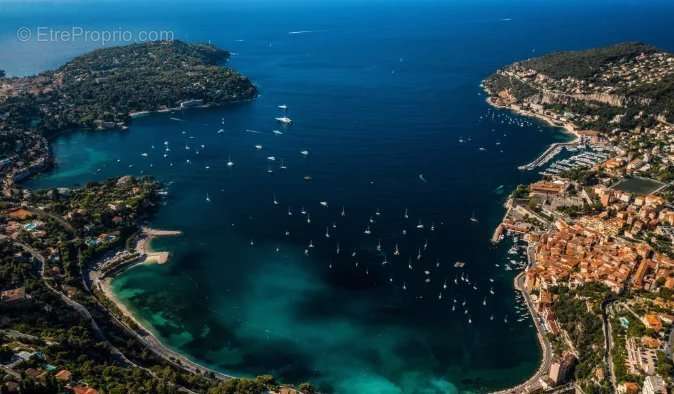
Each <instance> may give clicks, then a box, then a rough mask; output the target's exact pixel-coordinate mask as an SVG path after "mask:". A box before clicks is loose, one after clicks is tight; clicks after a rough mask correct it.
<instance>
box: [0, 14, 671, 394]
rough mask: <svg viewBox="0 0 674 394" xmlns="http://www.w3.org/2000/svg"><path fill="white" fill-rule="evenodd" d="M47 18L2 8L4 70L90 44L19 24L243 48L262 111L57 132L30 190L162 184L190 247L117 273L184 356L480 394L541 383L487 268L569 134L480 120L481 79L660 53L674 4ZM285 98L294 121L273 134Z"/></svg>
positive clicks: (360, 388)
mask: <svg viewBox="0 0 674 394" xmlns="http://www.w3.org/2000/svg"><path fill="white" fill-rule="evenodd" d="M46 4H47V5H44V4H43V5H42V6H36V5H20V4H15V3H11V2H10V3H9V5H3V6H0V7H2V8H0V10H2V11H3V12H2V13H0V15H2V17H0V22H3V23H0V26H2V30H0V43H5V44H7V46H9V47H10V48H15V49H16V51H15V52H14V54H15V56H12V57H10V56H7V54H6V52H2V53H0V64H2V66H0V67H4V68H6V69H7V70H8V71H9V72H10V73H12V74H26V73H31V72H35V71H37V70H40V69H43V68H46V67H53V66H55V65H57V64H58V63H60V62H62V61H63V60H65V59H67V57H68V56H72V54H74V53H79V52H81V51H83V50H85V49H88V48H90V47H92V46H95V45H93V44H92V43H85V42H76V43H68V44H64V43H60V44H50V45H49V44H46V43H34V44H33V45H28V46H21V45H20V44H19V43H16V42H15V41H16V40H15V39H14V41H12V36H11V34H12V31H11V28H12V26H14V25H17V24H19V23H20V24H29V25H37V24H42V23H44V24H50V23H51V24H58V25H59V26H61V25H67V24H72V23H79V24H82V25H85V26H93V27H96V28H106V27H117V26H121V27H123V28H128V29H136V30H137V29H150V28H161V29H173V30H175V32H176V34H177V36H178V37H179V38H183V39H186V40H203V41H206V40H211V41H212V42H214V43H216V44H218V45H219V46H222V47H224V48H227V49H230V50H232V51H234V52H235V53H236V55H235V56H234V57H233V59H232V65H233V66H234V67H235V68H237V69H238V70H240V71H241V72H243V73H245V74H246V75H248V76H250V77H251V79H252V80H253V81H254V82H255V83H256V85H257V86H258V87H259V88H260V92H261V96H260V97H259V98H258V100H256V101H255V102H252V103H244V104H237V105H233V106H230V107H226V108H219V109H210V110H195V111H189V112H184V113H174V114H157V115H152V116H148V117H145V118H140V119H137V120H135V121H134V122H133V124H132V126H131V127H130V129H129V130H128V131H118V132H105V133H101V132H75V133H71V134H68V135H65V136H63V137H60V138H58V139H57V140H56V141H54V143H53V149H54V153H55V156H56V159H57V162H58V167H57V168H56V169H55V170H54V171H53V172H51V173H49V174H46V175H44V176H41V177H39V178H37V179H35V180H33V181H32V182H31V183H30V186H31V187H53V186H63V185H75V184H84V183H86V182H88V181H91V180H97V179H104V178H106V177H109V176H118V175H123V174H133V175H141V174H144V175H145V174H146V175H153V176H155V177H157V178H158V179H159V180H161V181H162V182H164V183H165V184H166V185H167V190H168V191H169V195H168V198H167V199H166V201H165V205H164V206H163V207H162V209H161V210H160V211H159V213H158V215H157V217H156V218H155V219H154V220H153V222H152V225H153V226H156V227H162V228H170V229H180V230H182V231H183V232H184V235H183V236H181V237H178V238H166V239H159V240H157V241H156V242H155V244H154V246H155V247H156V248H159V249H162V250H168V251H170V252H171V253H172V257H171V260H170V262H169V263H168V264H166V265H163V266H146V267H139V268H135V269H133V270H130V271H128V272H126V273H125V274H124V275H122V276H120V277H119V278H117V279H116V280H115V282H114V289H115V291H116V293H117V294H118V295H119V296H120V298H121V299H123V300H124V301H125V302H126V303H127V304H128V305H129V306H130V308H131V309H132V310H134V311H135V312H136V313H137V315H138V317H139V318H141V319H143V320H144V321H145V322H147V323H148V324H150V325H151V328H152V329H153V331H154V332H156V333H157V335H158V336H159V337H160V338H161V339H162V340H163V341H164V343H166V344H167V345H169V346H171V347H172V348H174V349H176V350H178V351H180V352H182V353H184V354H186V355H188V356H189V357H191V358H192V359H194V360H195V361H198V362H201V363H203V364H206V365H209V366H211V367H213V368H216V369H218V370H221V371H223V372H226V373H230V374H234V375H246V376H253V375H255V374H260V373H273V374H274V375H275V376H277V377H279V378H280V379H281V380H283V381H288V382H294V383H297V382H302V381H306V380H310V381H312V382H314V383H316V384H317V385H319V386H320V387H321V388H322V389H324V390H325V391H328V392H335V393H346V392H358V393H455V392H484V391H488V390H491V389H497V388H502V387H505V386H508V385H512V384H516V383H518V382H520V381H521V380H523V379H525V378H526V377H527V376H528V375H529V374H531V373H532V372H533V371H535V369H536V368H537V364H538V361H539V357H540V351H539V349H538V345H537V342H536V337H535V331H534V329H533V328H532V327H531V326H530V324H531V322H530V321H528V320H526V321H523V322H518V321H517V320H516V319H515V318H514V317H515V316H516V311H515V309H514V303H515V299H514V298H515V293H514V291H513V289H512V279H513V276H514V274H515V273H514V272H513V271H504V270H503V269H502V266H500V267H497V266H495V264H503V263H504V262H505V261H506V260H507V258H506V253H505V250H506V249H507V247H508V245H501V246H499V247H493V246H491V245H490V244H489V237H490V236H491V232H492V230H493V229H494V227H495V225H496V224H497V223H498V221H499V220H500V217H501V215H502V214H503V208H502V206H501V204H502V203H503V201H504V199H505V197H506V194H507V192H508V191H509V190H512V188H514V187H515V186H516V185H517V184H518V183H525V182H529V181H531V180H532V179H534V174H530V173H522V172H519V171H517V170H516V166H517V165H520V164H522V163H525V162H529V161H530V160H531V159H533V158H534V157H535V156H536V155H537V154H539V153H540V152H541V151H542V150H543V149H544V148H545V147H546V146H547V145H548V144H550V143H551V142H555V141H561V140H565V139H566V138H568V137H566V136H565V135H563V134H561V133H560V132H559V131H557V130H554V129H551V128H548V127H544V126H543V125H540V124H537V123H535V122H528V121H524V120H522V119H521V118H517V117H512V116H509V115H508V114H507V113H504V112H499V111H493V110H491V109H489V107H488V106H487V105H486V104H485V102H484V96H483V95H482V93H481V91H480V88H479V83H480V81H481V80H482V78H484V77H485V76H486V75H488V74H489V73H490V72H491V71H493V70H494V69H496V68H498V67H499V66H502V65H504V64H508V63H510V62H512V61H514V60H517V59H521V58H526V57H529V56H533V55H535V54H538V53H542V52H545V51H549V50H552V49H570V48H580V47H591V46H597V45H603V44H607V43H610V42H614V41H621V40H627V39H630V40H643V41H648V42H651V43H654V44H656V45H660V46H662V47H665V48H667V47H668V46H670V47H671V46H672V43H671V41H670V40H669V35H668V33H667V31H668V30H667V27H668V21H667V17H666V15H672V14H671V11H672V6H671V5H668V4H666V3H658V2H654V3H652V4H651V5H649V6H648V7H643V6H642V5H637V3H631V2H620V3H611V4H613V5H614V6H612V7H610V8H607V7H606V6H605V4H604V3H603V2H594V3H590V4H587V3H583V5H584V8H583V12H582V13H579V12H578V9H577V8H575V9H574V8H573V7H572V6H573V3H569V2H558V3H550V2H545V3H544V2H538V1H526V2H506V1H501V2H499V1H491V2H484V3H479V5H478V4H475V3H473V2H470V3H469V2H452V3H445V2H434V1H427V2H421V3H418V2H357V1H347V2H321V3H316V2H300V1H294V2H288V3H284V4H283V5H277V4H276V3H270V2H252V3H248V2H245V3H244V2H230V3H226V4H216V3H210V2H199V3H196V4H194V5H192V6H190V7H186V6H184V5H181V6H179V5H178V4H176V3H168V4H167V5H164V6H162V7H156V8H153V7H152V6H148V5H146V3H142V2H141V3H139V4H136V3H134V6H133V7H126V8H125V9H124V7H122V9H124V10H123V11H120V10H119V8H118V7H116V6H113V5H111V4H109V3H105V2H103V3H97V4H96V6H95V7H93V6H83V4H84V3H81V2H73V3H66V4H65V5H63V4H62V5H60V6H59V7H58V8H52V7H51V6H50V5H49V4H50V3H46ZM579 4H580V3H579ZM615 4H617V5H615ZM75 11H77V12H75ZM28 15H30V16H28ZM3 18H4V19H3ZM646 20H648V23H647V24H646V23H644V21H646ZM27 21H28V22H27ZM55 21H58V22H55ZM289 32H302V33H298V34H289ZM37 53H39V54H40V56H37V55H36V54H37ZM22 56H23V57H25V58H26V59H28V58H30V59H34V60H32V61H33V62H34V63H30V62H22V61H21V58H22ZM35 59H37V60H35ZM280 104H287V105H288V106H289V114H290V116H291V117H292V118H293V119H294V120H295V124H293V125H292V126H291V127H288V128H280V127H279V125H277V124H276V123H275V121H274V120H273V118H274V117H275V116H278V114H279V110H278V108H277V106H278V105H280ZM220 129H222V132H220V133H219V132H218V130H220ZM275 129H276V130H280V131H281V132H282V133H283V134H275V133H273V130H275ZM461 141H463V142H461ZM165 142H166V144H165ZM201 145H203V147H202V146H201ZM256 145H261V146H262V149H256V147H255V146H256ZM186 146H187V147H189V149H186ZM166 147H168V148H169V149H170V150H169V151H166V150H165V149H166ZM480 148H484V149H483V150H480ZM303 150H307V151H308V155H303V154H301V151H303ZM197 152H198V153H197ZM143 153H147V157H144V156H142V155H141V154H143ZM164 154H166V155H167V157H164V156H163V155H164ZM270 156H273V157H274V158H275V160H270V159H269V157H270ZM230 158H231V160H232V161H233V162H234V163H235V165H234V166H232V167H228V166H227V165H226V163H227V161H228V160H229V159H230ZM187 160H189V161H190V162H189V164H188V163H187ZM282 166H283V167H286V168H281V167H282ZM270 171H271V172H270ZM420 175H422V177H420ZM307 176H309V177H311V180H310V181H306V180H305V177H307ZM207 196H208V198H209V199H210V202H208V201H207V200H206V197H207ZM274 200H276V201H277V202H278V205H275V204H274ZM323 201H324V202H327V207H325V206H323V205H322V204H321V202H323ZM289 207H290V210H291V212H292V216H289V215H288V209H289ZM302 207H303V208H304V210H305V211H306V212H307V215H303V214H302V213H301V212H300V211H301V210H302ZM342 207H344V212H345V216H342V215H341V211H342ZM405 209H407V210H408V214H409V218H407V219H406V218H404V216H403V212H404V211H405ZM377 212H378V213H379V215H377ZM471 215H474V216H475V217H477V218H478V219H479V223H472V222H471V221H470V220H469V218H470V217H471ZM308 216H310V223H307V219H309V218H308ZM419 221H421V222H422V224H423V225H424V228H423V229H417V224H418V223H419ZM333 225H334V226H333ZM368 226H369V232H370V234H366V233H365V231H366V230H368ZM431 228H432V230H431ZM403 230H406V231H407V233H406V234H403V232H402V231H403ZM326 231H327V233H328V235H329V237H326ZM286 232H287V233H288V235H286ZM380 242H381V244H382V252H380V251H378V250H377V246H378V244H379V243H380ZM337 243H339V249H340V252H339V254H338V253H337ZM395 244H398V247H399V251H400V255H398V256H396V255H394V253H393V251H394V245H395ZM426 244H427V245H428V246H427V247H424V245H426ZM309 245H313V247H310V246H309ZM354 251H355V252H356V253H355V256H354V255H353V252H354ZM419 254H420V255H421V257H420V258H418V255H419ZM384 260H386V262H387V264H382V263H383V262H384ZM455 261H464V262H466V266H465V267H464V268H463V269H458V268H454V267H453V265H454V262H455ZM410 266H411V267H412V269H410V268H409V267H410ZM425 271H428V273H426V272H425ZM461 275H463V277H464V278H466V277H467V278H469V280H470V284H468V283H466V282H464V281H461V280H460V278H461ZM490 278H491V279H493V280H494V281H493V283H492V282H491V281H489V279H490ZM454 279H457V284H455V283H454ZM445 282H446V283H447V287H446V288H445V287H444V284H445ZM473 286H476V287H477V290H475V289H474V288H473ZM490 288H493V290H494V293H495V294H494V295H491V294H490V293H489V291H488V290H489V289H490ZM454 299H456V300H457V302H456V304H455V303H454V301H453V300H454ZM464 302H465V306H463V305H462V304H463V303H464ZM483 302H486V305H483ZM452 305H455V309H456V310H455V311H452ZM464 310H465V311H467V313H466V312H464ZM506 315H507V316H509V317H510V319H509V321H508V323H505V322H504V320H503V319H504V317H505V316H506ZM491 316H494V319H493V320H491V319H490V317H491ZM469 319H470V322H469Z"/></svg>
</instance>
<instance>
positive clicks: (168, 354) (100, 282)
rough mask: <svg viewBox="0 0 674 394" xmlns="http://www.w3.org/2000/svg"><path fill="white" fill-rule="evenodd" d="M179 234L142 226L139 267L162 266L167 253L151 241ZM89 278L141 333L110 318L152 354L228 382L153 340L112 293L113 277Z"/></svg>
mask: <svg viewBox="0 0 674 394" xmlns="http://www.w3.org/2000/svg"><path fill="white" fill-rule="evenodd" d="M181 234H182V232H181V231H168V230H157V229H152V228H149V227H143V228H142V229H141V236H140V239H139V241H138V243H137V244H136V251H137V252H139V253H142V254H145V255H147V256H148V257H147V258H146V260H145V261H144V262H143V263H141V264H147V263H160V264H161V263H165V262H166V261H167V260H168V256H169V255H168V252H156V251H154V250H152V248H151V241H152V239H154V238H156V237H160V236H178V235H181ZM89 278H90V280H91V283H92V285H93V288H95V289H98V290H100V292H101V293H102V294H103V296H104V297H106V298H107V299H108V300H109V301H111V302H112V303H113V304H114V305H115V306H116V307H117V310H118V311H119V313H121V314H122V315H123V317H125V318H127V319H129V320H131V321H133V322H134V323H135V325H136V326H138V327H140V328H141V329H140V330H134V329H132V328H131V327H129V325H127V324H126V322H124V320H123V319H120V317H122V316H116V314H117V313H116V312H114V311H109V313H110V314H111V315H112V317H113V318H114V319H115V320H116V321H117V322H118V323H119V324H121V325H122V326H123V327H124V328H125V329H126V330H127V331H128V332H129V334H131V335H133V336H135V337H136V338H137V339H138V340H139V341H141V342H142V343H143V344H144V345H145V346H146V347H147V348H148V349H149V350H151V351H152V352H153V353H155V354H156V355H157V356H159V357H161V358H163V359H164V360H166V361H167V362H169V363H171V364H173V365H174V366H176V367H178V368H183V369H185V370H188V371H190V372H192V373H200V374H204V373H212V374H213V375H214V376H215V377H216V378H218V379H227V378H230V376H228V375H225V374H223V373H220V372H218V371H215V370H212V369H210V368H207V367H204V366H202V365H199V364H197V363H195V362H194V361H192V360H190V359H189V358H187V357H185V356H183V355H182V354H180V353H178V352H175V351H173V350H171V349H170V348H168V347H167V346H165V345H164V344H162V343H161V341H160V340H159V339H158V338H157V337H156V335H155V333H153V332H152V331H151V330H150V329H148V328H147V324H144V323H142V322H141V321H140V319H139V318H138V317H137V316H136V315H134V313H133V312H132V311H131V309H130V308H129V307H128V306H127V305H126V304H125V303H124V302H122V300H120V299H119V297H117V295H116V294H115V292H114V291H113V290H112V281H113V278H111V277H108V278H105V279H100V272H99V271H91V272H89Z"/></svg>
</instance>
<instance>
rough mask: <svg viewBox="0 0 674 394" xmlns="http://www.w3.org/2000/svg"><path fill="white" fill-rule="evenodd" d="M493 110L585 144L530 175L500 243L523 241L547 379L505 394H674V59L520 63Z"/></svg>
mask: <svg viewBox="0 0 674 394" xmlns="http://www.w3.org/2000/svg"><path fill="white" fill-rule="evenodd" d="M482 86H483V88H484V90H485V91H486V92H487V95H488V98H487V101H488V103H489V104H491V105H493V106H495V107H498V108H503V109H504V110H510V111H513V112H515V113H518V114H521V115H524V116H531V117H535V118H537V119H540V120H541V121H543V122H546V123H548V124H550V125H553V126H557V127H561V128H563V129H564V130H565V131H566V132H568V133H571V134H573V140H572V141H570V142H568V143H561V144H554V145H553V146H551V147H550V149H548V150H546V151H545V152H544V153H543V154H542V155H541V156H540V157H539V158H537V159H536V160H534V161H532V162H531V163H529V164H525V165H523V166H521V167H520V170H522V171H538V172H539V174H540V175H541V178H540V179H539V180H538V181H536V182H534V183H532V184H529V185H519V186H518V187H517V188H516V190H514V191H513V192H512V194H511V195H510V197H509V198H508V200H507V202H506V204H505V207H506V214H505V217H504V219H503V221H502V222H501V224H500V225H499V226H498V228H497V229H496V231H495V233H494V237H493V241H494V242H499V241H500V240H502V239H503V238H504V237H505V235H513V236H517V237H520V238H523V239H524V241H525V242H526V244H527V245H526V251H527V254H528V264H527V266H526V268H525V270H524V271H523V272H521V273H520V274H519V275H518V276H517V277H516V278H515V287H516V288H517V289H518V290H520V291H521V292H522V293H523V295H524V296H525V299H526V301H527V305H528V307H529V311H530V313H531V314H532V316H533V319H534V322H535V327H536V329H537V331H538V337H539V340H540V342H541V348H542V352H543V360H542V364H541V367H540V369H539V370H538V371H537V372H536V374H535V375H534V376H532V377H531V378H530V379H529V380H527V381H526V382H523V383H522V384H521V385H518V386H517V387H514V388H511V389H507V390H503V391H502V392H503V393H520V392H546V391H550V392H553V391H554V392H565V391H569V392H571V391H574V390H576V392H578V390H580V392H584V393H588V394H589V393H614V392H618V393H641V392H643V393H666V390H667V389H666V388H667V387H668V386H669V387H671V385H672V372H673V364H672V349H673V347H674V346H673V345H674V334H673V332H672V322H673V320H674V313H673V311H674V231H673V230H672V229H673V228H674V227H672V226H674V205H673V204H672V203H673V202H674V192H673V190H672V185H673V183H674V139H672V136H673V135H674V55H672V54H671V53H667V52H665V51H661V50H658V49H657V48H655V47H652V46H650V45H646V44H642V43H621V44H617V45H613V46H609V47H606V48H598V49H590V50H583V51H567V52H558V53H552V54H549V55H545V56H542V57H538V58H534V59H528V60H524V61H520V62H516V63H514V64H512V65H510V66H507V67H505V68H503V69H501V70H498V71H496V72H495V73H494V74H493V75H491V76H489V77H488V78H487V79H485V81H484V82H483V85H482Z"/></svg>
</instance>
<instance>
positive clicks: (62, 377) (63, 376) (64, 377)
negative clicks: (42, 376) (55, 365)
mask: <svg viewBox="0 0 674 394" xmlns="http://www.w3.org/2000/svg"><path fill="white" fill-rule="evenodd" d="M72 377H73V374H72V373H71V372H70V371H68V370H67V369H62V370H60V371H58V372H57V373H56V375H54V378H56V380H58V381H59V382H63V383H68V382H70V380H71V379H72Z"/></svg>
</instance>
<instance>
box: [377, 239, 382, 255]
mask: <svg viewBox="0 0 674 394" xmlns="http://www.w3.org/2000/svg"><path fill="white" fill-rule="evenodd" d="M377 252H381V239H380V240H379V243H378V244H377Z"/></svg>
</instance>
